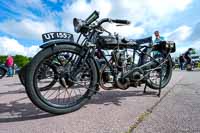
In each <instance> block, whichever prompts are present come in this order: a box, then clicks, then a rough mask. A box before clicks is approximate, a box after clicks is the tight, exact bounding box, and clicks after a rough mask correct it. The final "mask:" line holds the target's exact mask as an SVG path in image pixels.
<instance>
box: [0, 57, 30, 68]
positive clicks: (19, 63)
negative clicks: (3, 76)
mask: <svg viewBox="0 0 200 133" xmlns="http://www.w3.org/2000/svg"><path fill="white" fill-rule="evenodd" d="M6 58H7V56H5V55H1V56H0V64H5V62H6ZM13 58H14V63H15V64H16V65H17V66H18V67H20V68H22V67H23V66H25V65H26V64H27V63H29V61H30V60H31V58H30V57H26V56H23V55H15V56H13Z"/></svg>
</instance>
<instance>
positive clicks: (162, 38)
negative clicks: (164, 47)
mask: <svg viewBox="0 0 200 133" xmlns="http://www.w3.org/2000/svg"><path fill="white" fill-rule="evenodd" d="M154 35H155V37H156V38H155V40H154V43H155V44H156V43H159V42H160V41H165V38H164V37H163V36H160V32H159V31H155V32H154Z"/></svg>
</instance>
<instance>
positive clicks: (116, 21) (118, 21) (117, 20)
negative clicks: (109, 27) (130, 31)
mask: <svg viewBox="0 0 200 133" xmlns="http://www.w3.org/2000/svg"><path fill="white" fill-rule="evenodd" d="M112 22H114V23H118V24H127V25H128V24H130V23H131V22H130V21H128V20H122V19H115V20H112Z"/></svg>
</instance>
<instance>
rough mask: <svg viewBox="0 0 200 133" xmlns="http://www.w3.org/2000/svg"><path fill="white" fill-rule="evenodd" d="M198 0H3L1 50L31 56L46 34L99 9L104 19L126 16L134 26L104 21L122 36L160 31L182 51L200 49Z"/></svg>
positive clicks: (70, 29)
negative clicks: (43, 34) (190, 48)
mask: <svg viewBox="0 0 200 133" xmlns="http://www.w3.org/2000/svg"><path fill="white" fill-rule="evenodd" d="M199 9H200V1H199V0H1V1H0V55H7V54H11V55H15V54H22V55H25V56H29V57H32V56H34V55H35V54H36V53H37V52H38V51H39V50H40V49H39V46H40V45H41V44H42V38H41V35H42V33H46V32H55V31H63V32H69V33H73V34H74V36H77V35H76V33H74V30H73V24H72V20H73V18H74V17H77V18H81V19H85V18H87V16H89V15H90V14H91V13H92V12H93V11H94V10H97V11H99V12H100V18H105V17H109V18H113V19H127V20H130V21H131V25H129V26H123V27H121V26H120V27H116V25H114V24H106V25H104V26H105V28H106V29H108V30H109V31H111V32H113V33H114V32H117V33H119V34H120V35H121V36H124V37H127V38H131V39H139V38H144V37H148V36H153V32H154V31H155V30H159V31H160V34H161V36H163V37H165V38H166V40H172V41H175V42H176V45H177V52H176V54H175V55H179V54H181V53H183V52H184V51H185V50H187V49H188V47H192V48H196V49H197V51H200V13H199Z"/></svg>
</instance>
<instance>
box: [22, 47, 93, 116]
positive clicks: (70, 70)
mask: <svg viewBox="0 0 200 133" xmlns="http://www.w3.org/2000/svg"><path fill="white" fill-rule="evenodd" d="M80 53H81V49H80V48H79V47H75V46H73V45H67V44H66V45H58V46H56V47H54V49H53V51H52V48H46V49H44V50H42V51H41V52H39V53H38V54H37V55H36V56H35V57H34V58H33V60H32V61H31V63H30V65H29V67H28V68H27V73H26V76H25V78H26V82H25V86H26V91H27V94H28V96H29V98H30V99H31V101H32V102H33V103H34V104H35V105H36V106H38V107H39V108H41V109H42V110H44V111H47V112H49V113H53V114H63V113H69V112H72V111H75V110H77V109H79V108H80V107H82V106H83V105H84V104H85V103H86V102H87V101H88V99H89V98H90V97H91V96H92V95H93V94H94V93H95V92H96V89H97V88H96V84H97V70H96V66H95V63H94V60H93V59H91V58H88V59H87V60H86V63H85V64H83V63H82V57H81V55H80ZM55 79H56V80H55ZM53 81H54V82H55V83H54V82H53ZM52 83H53V85H51V87H48V89H43V88H44V87H45V86H47V85H50V84H52Z"/></svg>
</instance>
